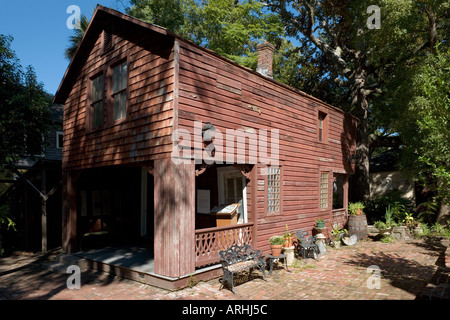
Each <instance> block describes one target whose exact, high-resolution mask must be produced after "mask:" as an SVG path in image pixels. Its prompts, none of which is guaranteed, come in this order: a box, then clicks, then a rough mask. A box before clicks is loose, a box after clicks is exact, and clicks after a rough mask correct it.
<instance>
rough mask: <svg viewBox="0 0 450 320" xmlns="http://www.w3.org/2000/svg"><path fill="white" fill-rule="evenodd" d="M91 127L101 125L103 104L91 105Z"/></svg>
mask: <svg viewBox="0 0 450 320" xmlns="http://www.w3.org/2000/svg"><path fill="white" fill-rule="evenodd" d="M92 108H93V110H92V127H93V128H97V127H99V126H101V125H102V124H103V102H101V101H100V102H97V103H95V104H93V105H92Z"/></svg>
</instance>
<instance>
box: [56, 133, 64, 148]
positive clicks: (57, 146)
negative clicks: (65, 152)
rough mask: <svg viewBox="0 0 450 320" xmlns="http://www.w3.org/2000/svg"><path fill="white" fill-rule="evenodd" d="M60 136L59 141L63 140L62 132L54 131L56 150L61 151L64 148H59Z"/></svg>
mask: <svg viewBox="0 0 450 320" xmlns="http://www.w3.org/2000/svg"><path fill="white" fill-rule="evenodd" d="M60 135H61V139H63V138H64V132H63V131H56V148H57V149H60V150H62V149H63V147H64V146H63V147H60V146H59V140H60V138H59V136H60ZM63 141H64V140H63Z"/></svg>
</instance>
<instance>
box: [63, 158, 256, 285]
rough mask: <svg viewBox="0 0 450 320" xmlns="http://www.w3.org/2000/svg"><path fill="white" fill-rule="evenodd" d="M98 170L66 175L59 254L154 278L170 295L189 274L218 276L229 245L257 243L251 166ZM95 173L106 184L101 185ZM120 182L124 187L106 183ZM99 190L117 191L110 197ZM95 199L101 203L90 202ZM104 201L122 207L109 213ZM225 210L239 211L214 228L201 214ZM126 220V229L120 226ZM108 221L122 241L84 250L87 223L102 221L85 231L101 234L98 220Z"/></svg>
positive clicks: (169, 164) (163, 164)
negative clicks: (118, 229) (221, 255)
mask: <svg viewBox="0 0 450 320" xmlns="http://www.w3.org/2000/svg"><path fill="white" fill-rule="evenodd" d="M99 169H100V168H93V169H86V170H90V173H89V174H88V175H87V174H86V172H87V171H86V170H80V171H74V170H65V171H64V186H65V188H64V215H63V249H64V250H65V251H66V252H68V253H72V254H76V255H78V256H82V257H83V258H85V259H88V260H89V261H91V264H97V265H100V266H102V267H101V270H105V268H106V269H111V268H112V269H114V268H119V269H121V270H122V269H123V270H131V271H133V272H135V273H136V274H137V275H139V274H140V275H141V276H143V277H153V278H155V279H156V278H158V279H159V280H157V281H156V282H158V281H160V280H161V279H162V280H163V282H168V283H171V284H170V285H162V287H167V288H172V287H173V286H174V283H176V282H178V283H180V281H181V282H183V281H186V279H188V278H189V276H190V275H192V274H197V275H200V274H202V276H204V273H205V272H206V273H208V272H209V273H210V276H209V278H212V277H215V276H218V275H219V274H218V272H219V271H220V269H218V268H217V267H218V266H217V263H218V262H219V260H218V251H219V250H223V249H227V248H228V247H229V246H231V245H233V244H244V243H249V244H252V245H253V244H254V243H253V242H254V240H255V226H254V218H253V217H252V214H251V211H250V210H248V209H249V207H250V205H248V202H251V199H249V196H248V195H249V194H251V190H250V189H251V188H252V187H251V184H250V181H251V179H250V178H251V176H252V174H253V170H252V169H253V167H252V166H236V165H235V166H232V165H230V166H219V167H215V166H213V167H208V168H204V167H201V166H196V165H195V164H193V163H192V164H184V163H182V164H175V163H174V162H173V161H172V159H170V158H169V159H160V160H154V161H152V162H151V163H146V164H145V165H139V164H137V165H136V166H134V167H131V168H128V169H126V168H125V169H123V168H122V169H121V170H119V169H118V168H117V170H116V169H114V167H113V168H109V169H105V168H103V169H102V170H100V171H98V170H99ZM96 170H97V171H98V172H102V173H100V176H102V177H103V178H104V179H103V178H102V179H99V177H98V176H97V174H98V173H97V171H96ZM93 172H96V173H95V174H94V175H93V176H92V173H93ZM118 176H121V178H120V180H121V181H122V182H118V183H116V184H114V183H113V184H111V181H108V179H110V180H114V179H113V177H115V178H116V179H117V177H118ZM97 180H98V181H97ZM98 190H100V191H101V190H114V192H113V193H111V192H110V193H109V195H108V193H105V192H103V191H102V192H97V191H98ZM199 190H209V197H207V198H204V197H202V195H200V196H199V192H198V191H199ZM200 193H202V192H200ZM95 195H96V196H100V198H98V199H94V198H95ZM118 195H119V196H118ZM203 196H204V193H203ZM89 199H90V200H89ZM105 199H109V201H110V203H112V202H111V201H113V200H114V201H116V202H117V201H119V200H120V201H119V202H121V203H122V204H121V206H122V207H118V206H117V205H116V204H113V205H110V206H109V207H108V206H107V205H105V203H104V200H105ZM206 200H207V203H206V204H205V201H206ZM114 201H113V202H114ZM127 202H131V204H130V208H129V210H123V208H127V206H128V205H127ZM229 203H237V204H239V210H238V211H237V212H236V216H235V219H234V220H230V221H228V223H225V224H223V223H222V222H221V223H220V224H218V221H219V220H218V219H217V217H218V216H214V215H212V214H210V212H206V211H207V210H206V208H209V211H211V209H213V208H214V207H217V206H220V205H227V204H229ZM86 204H88V206H89V207H90V208H92V209H88V208H86ZM120 208H122V209H120ZM96 210H97V211H98V212H97V211H96ZM116 211H117V212H116ZM123 217H126V218H127V219H126V221H128V224H127V225H125V224H124V225H121V224H120V221H122V220H123V219H122V218H123ZM111 218H120V219H114V221H116V222H117V221H119V222H118V223H115V224H114V226H116V227H121V228H124V230H126V232H123V233H121V234H120V235H121V237H120V239H121V241H119V242H117V241H115V242H106V243H101V242H96V243H94V245H93V246H90V247H84V248H83V247H82V246H81V244H82V242H81V240H83V238H84V237H85V235H86V234H87V233H90V232H89V229H87V228H88V227H91V226H92V225H91V224H87V223H86V221H89V222H98V221H100V222H98V223H97V226H96V227H97V228H99V230H90V231H91V233H98V234H100V233H102V232H104V231H106V230H107V225H104V223H103V221H105V222H106V223H107V222H108V220H111ZM121 219H122V220H121ZM84 240H85V239H84ZM128 240H129V241H128ZM120 272H123V271H120ZM200 279H201V277H200ZM158 283H159V282H158ZM156 285H158V284H156Z"/></svg>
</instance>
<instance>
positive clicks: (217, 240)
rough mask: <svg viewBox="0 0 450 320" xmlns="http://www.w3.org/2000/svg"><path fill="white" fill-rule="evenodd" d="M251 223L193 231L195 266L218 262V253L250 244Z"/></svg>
mask: <svg viewBox="0 0 450 320" xmlns="http://www.w3.org/2000/svg"><path fill="white" fill-rule="evenodd" d="M252 240H253V223H243V224H236V225H232V226H225V227H217V228H208V229H198V230H195V266H196V267H201V266H206V265H209V264H213V263H217V262H219V256H218V253H219V251H220V250H226V249H228V248H229V247H230V246H232V245H234V244H236V245H244V244H247V243H248V244H250V245H251V244H252Z"/></svg>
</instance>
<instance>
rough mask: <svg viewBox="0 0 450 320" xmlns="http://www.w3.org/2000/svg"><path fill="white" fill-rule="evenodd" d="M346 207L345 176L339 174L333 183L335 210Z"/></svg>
mask: <svg viewBox="0 0 450 320" xmlns="http://www.w3.org/2000/svg"><path fill="white" fill-rule="evenodd" d="M343 207H344V175H343V174H337V175H335V176H334V181H333V209H342V208H343Z"/></svg>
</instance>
